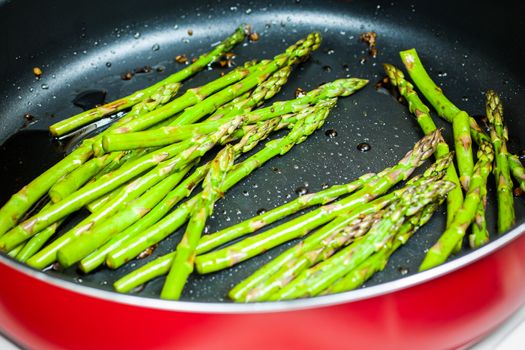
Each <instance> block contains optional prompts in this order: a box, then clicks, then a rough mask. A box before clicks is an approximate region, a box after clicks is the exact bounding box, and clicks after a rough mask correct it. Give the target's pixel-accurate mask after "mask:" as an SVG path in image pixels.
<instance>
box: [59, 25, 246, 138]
mask: <svg viewBox="0 0 525 350" xmlns="http://www.w3.org/2000/svg"><path fill="white" fill-rule="evenodd" d="M246 32H247V26H246V25H244V24H243V25H241V26H240V27H238V28H237V30H236V31H235V32H234V33H233V34H232V35H231V36H230V37H228V38H226V39H225V40H224V41H223V42H221V43H220V44H219V45H217V46H216V47H215V48H214V49H213V50H212V51H210V52H208V53H206V54H204V55H202V56H200V57H199V58H198V59H197V60H196V61H195V62H193V63H192V64H191V65H189V66H188V67H186V68H184V69H182V70H180V71H178V72H177V73H175V74H172V75H170V76H169V77H167V78H166V79H164V80H162V81H160V82H158V83H156V84H154V85H152V86H150V87H148V88H145V89H143V90H139V91H137V92H135V93H133V94H131V95H129V96H126V97H123V98H120V99H118V100H116V101H113V102H110V103H108V104H105V105H103V106H100V107H95V108H93V109H90V110H88V111H85V112H82V113H79V114H77V115H75V116H73V117H71V118H68V119H66V120H63V121H60V122H58V123H56V124H54V125H52V126H51V127H50V128H49V130H50V131H51V133H52V134H53V135H55V136H59V135H63V134H65V133H67V132H69V131H71V130H74V129H76V128H78V127H80V126H82V125H85V124H88V123H90V122H93V121H95V120H98V119H100V118H102V117H104V116H106V115H109V114H113V113H116V112H118V111H121V110H124V109H126V108H129V107H131V106H133V105H134V104H136V103H138V102H140V101H143V100H144V99H146V98H148V97H149V96H150V95H151V94H152V93H153V92H155V91H156V90H157V89H158V88H159V87H160V86H161V85H165V84H169V83H175V82H179V81H182V80H185V79H187V78H188V77H190V76H192V75H194V74H195V73H197V72H199V71H201V70H202V69H204V68H205V67H206V66H207V65H208V64H210V63H211V62H213V61H215V60H217V59H218V58H219V57H221V56H222V55H223V54H224V53H226V52H228V51H229V50H231V49H232V48H233V47H234V46H235V45H236V44H238V43H240V42H241V41H243V40H244V38H245V36H246Z"/></svg>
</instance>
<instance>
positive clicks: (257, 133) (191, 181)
mask: <svg viewBox="0 0 525 350" xmlns="http://www.w3.org/2000/svg"><path fill="white" fill-rule="evenodd" d="M277 124H278V120H276V119H273V120H269V121H267V122H264V123H260V124H259V125H253V126H252V127H251V128H250V129H248V130H246V132H245V133H244V135H243V136H242V138H241V140H240V141H239V142H238V143H236V144H235V145H234V146H233V149H234V151H235V156H236V157H238V156H239V155H240V154H241V153H244V152H248V151H250V150H251V149H252V148H253V147H255V146H256V145H257V144H258V143H259V141H261V140H263V139H265V138H266V137H267V136H268V135H269V134H270V132H271V131H272V130H273V129H274V128H275V127H276V126H277ZM209 167H210V164H209V163H206V164H204V165H202V166H200V167H199V168H197V169H196V170H195V172H194V173H193V174H192V175H191V176H189V177H188V178H187V179H186V180H185V181H184V182H183V183H182V184H181V185H180V186H178V187H177V188H175V189H174V190H173V191H171V192H170V193H168V195H167V196H166V197H165V198H164V199H163V200H162V201H161V202H160V203H159V204H158V205H157V206H155V207H154V208H153V210H151V211H150V212H148V213H147V214H146V216H144V217H143V218H141V219H140V220H139V221H136V222H135V223H134V224H133V225H132V226H130V227H129V228H127V229H126V230H124V231H123V232H121V233H119V234H117V235H115V236H114V237H113V238H111V239H110V240H109V241H108V242H107V243H106V244H104V246H102V247H100V248H99V249H98V250H97V251H95V252H93V253H92V254H90V255H89V256H87V257H86V258H84V259H83V260H82V261H81V262H80V268H81V269H82V271H84V272H89V271H91V270H93V269H94V268H96V267H98V266H99V265H100V264H102V263H103V262H104V260H105V258H106V256H107V255H108V254H109V253H111V252H112V251H116V250H118V249H120V247H121V246H122V245H123V243H124V242H126V241H127V240H130V239H131V238H132V237H135V236H136V235H138V234H140V233H141V232H143V231H145V230H146V229H147V228H149V227H150V226H152V225H154V224H155V223H156V222H157V221H159V220H160V219H161V218H162V217H163V216H164V215H166V214H167V213H168V212H169V210H171V209H172V208H173V207H174V206H175V204H177V203H178V202H179V201H180V200H181V199H182V198H184V197H187V196H188V195H189V194H190V193H191V192H192V190H193V188H194V187H195V186H196V185H197V184H198V183H199V182H200V181H201V180H202V179H203V177H204V176H205V174H206V173H207V172H208V170H209Z"/></svg>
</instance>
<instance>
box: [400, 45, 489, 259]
mask: <svg viewBox="0 0 525 350" xmlns="http://www.w3.org/2000/svg"><path fill="white" fill-rule="evenodd" d="M400 56H401V60H402V61H403V63H404V65H405V67H406V69H407V71H408V73H409V75H410V77H411V78H412V80H413V81H414V83H415V84H416V86H417V87H418V88H419V89H420V90H421V92H422V93H423V95H424V96H425V98H426V99H427V100H428V101H429V102H430V104H431V105H432V106H433V107H434V109H435V110H436V111H437V113H438V115H439V116H440V117H442V118H443V119H445V120H447V121H448V122H450V123H452V129H453V133H454V144H455V150H456V158H457V162H458V170H459V175H460V182H461V184H462V186H463V188H464V190H465V191H467V190H468V187H469V182H470V177H471V176H472V172H473V164H474V158H473V153H472V139H475V140H476V142H477V144H478V145H480V144H481V143H482V141H484V142H490V138H488V137H487V136H486V135H485V134H484V133H483V131H482V130H481V128H480V127H479V125H478V124H477V122H476V120H475V119H474V118H472V117H470V116H469V115H468V114H467V113H466V112H464V111H462V110H460V109H459V108H457V107H456V106H455V105H454V104H453V103H452V102H451V101H450V100H449V99H448V98H447V97H446V96H445V95H444V94H443V92H442V90H441V88H439V87H438V86H437V85H436V84H435V83H434V82H433V81H432V79H431V78H430V76H429V75H428V73H427V72H426V70H425V68H424V66H423V64H422V63H421V60H420V59H419V56H418V54H417V52H416V50H415V49H410V50H406V51H402V52H400ZM467 123H468V124H469V127H470V129H469V128H468V127H467ZM480 206H481V207H480V208H479V209H478V214H479V216H480V220H484V217H485V214H484V207H483V206H482V203H480ZM481 217H483V218H481ZM450 222H451V221H450V220H449V221H448V223H450ZM473 230H474V231H479V227H478V226H477V225H475V226H474V227H473ZM479 232H481V231H479ZM481 233H482V232H481ZM476 235H480V233H476ZM461 244H462V241H458V245H457V247H456V248H455V249H456V250H459V249H461Z"/></svg>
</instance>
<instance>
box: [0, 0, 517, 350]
mask: <svg viewBox="0 0 525 350" xmlns="http://www.w3.org/2000/svg"><path fill="white" fill-rule="evenodd" d="M0 4H1V6H0V32H1V33H2V34H1V40H2V45H1V47H2V50H1V51H0V73H1V79H0V98H1V101H2V103H1V105H0V116H1V117H0V142H1V143H2V147H1V149H0V167H1V168H0V176H1V182H2V191H1V193H0V203H4V202H5V201H6V200H7V199H8V197H9V195H10V194H12V193H14V192H15V191H17V190H18V189H19V188H20V187H21V186H23V185H24V184H25V183H27V182H29V181H30V180H31V179H32V178H33V177H34V176H36V175H37V174H39V173H41V172H42V171H43V170H45V169H46V168H48V167H49V166H51V165H52V164H53V163H54V162H56V161H57V160H58V159H60V158H61V157H62V156H63V153H64V152H67V151H68V150H69V149H70V146H71V145H68V144H57V143H56V142H52V141H51V139H50V137H49V135H48V134H47V127H48V126H49V125H50V124H52V123H54V122H56V121H57V120H59V119H61V118H64V117H66V116H69V115H72V114H74V113H76V112H78V111H79V108H78V107H77V106H75V105H74V104H73V103H72V101H73V100H75V97H77V96H78V95H79V94H81V93H82V92H85V91H86V90H99V91H102V92H103V93H105V94H106V97H107V100H113V99H115V98H117V97H119V96H123V95H126V94H128V93H130V92H132V91H135V90H137V89H139V88H141V87H144V86H147V85H149V84H151V83H152V82H154V81H157V80H159V79H161V78H163V77H165V76H167V75H168V74H170V73H172V72H174V71H176V70H177V69H180V65H179V64H178V63H176V62H174V60H173V58H174V57H175V55H177V54H187V55H188V56H193V55H197V54H200V53H202V52H205V51H206V50H207V49H208V48H209V45H210V43H214V42H217V41H218V40H220V39H222V38H223V37H225V36H226V35H228V34H229V33H230V32H231V31H233V29H234V28H235V27H236V26H237V25H238V24H240V23H243V22H246V23H250V24H251V25H252V26H253V28H254V30H255V31H257V32H258V33H259V34H260V36H261V38H260V40H259V41H257V42H254V43H249V44H246V45H241V46H239V47H237V48H235V50H234V51H235V53H236V54H237V58H236V62H238V63H240V62H243V61H244V60H247V59H251V58H262V57H271V56H273V55H274V54H277V53H278V52H280V51H281V50H282V49H284V48H285V47H286V46H287V45H289V44H291V43H292V42H295V41H296V40H297V39H299V38H300V37H302V36H304V35H305V34H307V33H308V32H311V31H320V32H321V33H322V35H323V43H322V46H321V48H320V49H319V50H318V51H317V52H315V53H314V54H313V55H312V57H311V59H310V60H309V61H307V62H305V63H304V64H302V65H301V66H300V67H298V68H297V69H296V70H295V72H294V73H293V75H292V77H291V78H290V81H289V83H288V84H287V86H286V88H285V89H284V90H283V91H282V93H281V94H280V95H279V96H277V97H276V99H288V98H291V97H292V96H293V92H294V91H295V89H296V88H298V87H301V88H303V89H310V88H313V87H316V86H317V85H318V84H320V83H321V82H324V81H329V80H333V79H335V78H340V77H345V76H355V77H362V78H367V79H370V81H371V83H370V85H369V86H368V87H367V88H365V89H364V90H363V91H360V92H359V93H358V94H356V95H355V96H351V97H348V98H344V99H341V100H340V101H339V103H338V106H337V108H336V109H334V110H333V112H332V113H331V115H330V117H329V119H328V121H327V123H326V124H325V126H324V127H323V129H322V130H320V131H318V132H316V133H315V134H314V135H312V136H311V137H310V138H309V139H308V140H307V141H306V142H304V143H303V144H301V145H299V146H297V147H295V148H294V149H293V151H291V152H290V153H289V154H287V155H286V156H283V157H281V158H278V159H273V160H271V161H270V162H269V163H268V164H266V165H265V166H264V167H262V168H261V169H259V170H257V171H256V172H254V173H253V174H252V175H250V177H248V178H247V179H246V180H244V181H243V182H241V183H239V184H238V185H237V186H235V187H234V188H233V189H232V190H231V191H229V192H228V194H227V195H226V197H225V198H224V199H223V200H221V201H220V202H218V203H217V205H216V209H215V215H214V216H213V217H212V218H211V219H210V222H209V225H210V230H211V231H214V230H217V229H219V228H222V227H225V226H228V225H231V224H233V223H235V222H238V221H241V220H243V219H245V218H248V217H250V216H253V215H254V214H255V212H256V211H257V210H258V209H260V208H272V207H274V206H277V205H280V204H282V203H284V202H286V201H288V200H289V199H290V198H293V197H294V196H296V193H295V189H297V188H298V187H307V188H308V189H309V190H310V191H317V190H319V189H320V188H321V187H322V185H323V184H325V183H328V184H337V183H343V182H347V181H349V180H350V179H352V178H355V177H357V176H359V175H361V174H363V173H364V172H368V171H379V170H381V169H383V168H384V167H386V166H388V165H392V164H393V163H395V161H396V159H399V158H400V157H401V156H402V154H404V153H405V152H406V151H407V150H408V149H410V147H411V146H412V145H413V143H414V142H415V141H416V140H418V139H419V138H420V137H421V133H420V130H419V128H418V126H417V124H416V123H415V121H414V120H413V119H412V117H411V116H410V115H409V114H408V112H407V110H406V108H405V107H404V106H402V105H400V104H399V103H397V102H396V101H395V100H394V99H393V98H392V97H391V96H390V95H388V94H386V93H384V90H382V89H375V88H374V83H375V82H377V81H379V80H380V79H381V78H382V77H383V72H382V66H381V63H382V62H391V63H394V64H397V65H400V61H399V59H398V52H399V51H400V50H402V49H407V48H410V47H416V48H417V49H418V52H419V53H420V55H421V56H422V59H423V61H424V63H425V65H426V66H427V67H428V69H429V71H430V74H431V75H432V76H433V77H434V78H435V79H436V81H437V82H438V83H439V84H440V85H441V86H442V87H443V89H444V90H445V91H446V94H447V95H448V96H449V98H450V99H451V100H452V101H455V102H456V103H457V104H458V105H459V107H460V108H462V109H465V110H467V111H470V112H471V113H472V114H474V115H481V114H483V102H484V101H483V99H484V96H483V92H484V91H486V90H487V89H489V88H492V89H494V90H496V91H498V92H500V93H501V94H502V97H503V101H504V105H505V115H506V120H507V122H508V124H509V129H510V134H511V135H510V136H511V143H510V147H511V151H514V152H517V151H519V150H520V147H521V146H523V144H522V143H521V140H520V136H521V135H523V131H524V130H525V121H524V120H523V118H520V116H521V112H522V111H523V110H524V109H525V98H524V97H525V94H524V92H525V91H524V88H523V81H524V70H523V69H522V62H523V61H524V58H525V52H524V50H523V48H521V47H520V46H519V45H518V42H519V38H520V37H522V36H523V35H524V34H525V25H524V24H525V23H524V18H523V16H522V15H521V14H522V12H521V11H520V10H521V8H519V6H520V5H518V4H517V3H516V4H511V2H508V3H506V2H502V1H500V2H498V3H493V2H491V3H487V4H485V3H476V4H473V3H468V4H467V2H458V1H439V2H427V1H417V2H406V1H377V2H369V1H357V0H356V1H309V0H301V1H299V0H296V1H286V2H281V1H250V2H242V3H241V2H235V1H228V0H226V1H220V2H213V3H206V2H205V1H198V0H194V1H191V2H182V1H162V0H150V1H148V2H141V1H111V2H109V1H101V0H92V1H86V2H71V1H65V0H54V1H46V2H31V1H26V0H18V1H13V2H9V1H4V2H0ZM189 30H191V31H192V35H191V36H190V35H189V34H188V31H189ZM370 30H373V31H376V32H377V33H378V49H379V54H378V57H377V58H371V57H368V55H367V48H366V46H365V44H364V43H362V42H360V41H359V40H358V37H359V34H361V33H362V32H365V31H370ZM145 65H148V66H151V67H153V68H154V69H152V70H151V72H149V73H137V74H135V75H134V76H133V78H132V79H131V80H122V79H121V75H122V74H124V73H126V72H128V71H133V70H134V69H137V68H139V67H143V66H145ZM35 66H38V67H41V68H42V70H43V72H44V73H43V75H42V77H41V78H40V79H36V78H35V77H34V75H33V73H32V67H35ZM219 73H220V71H217V70H216V69H214V70H209V71H205V72H202V73H199V74H198V75H197V76H196V77H195V78H192V79H190V80H189V81H188V82H186V87H191V86H198V85H200V84H202V83H203V82H205V81H209V80H210V79H212V78H215V77H217V76H218V74H219ZM26 114H30V116H26V117H24V116H25V115H26ZM435 119H436V122H437V123H438V126H441V127H444V128H445V129H444V130H445V136H446V137H447V138H448V139H449V140H450V130H449V129H448V126H447V125H446V124H445V123H443V122H442V121H441V120H438V119H437V118H435ZM331 129H334V130H336V132H337V136H336V137H334V138H331V137H327V136H326V135H325V131H327V130H331ZM328 134H332V135H333V132H332V131H331V132H328ZM361 142H367V143H369V144H370V145H371V149H370V151H368V152H365V153H363V152H360V151H359V150H357V148H356V145H357V144H359V143H361ZM489 195H490V196H491V197H492V200H491V201H490V203H493V202H494V201H493V199H494V198H493V195H494V190H493V188H489ZM490 203H489V208H488V210H487V215H488V220H489V227H490V229H491V232H494V231H495V221H494V217H495V208H494V206H493V205H491V204H490ZM516 210H517V218H518V220H517V224H516V225H515V227H514V228H513V229H512V230H510V231H509V232H507V233H505V234H504V235H502V236H500V237H495V236H494V237H491V238H492V240H491V243H489V244H487V245H486V246H484V247H481V248H479V249H477V250H475V251H471V250H467V249H464V250H462V251H461V252H460V253H459V254H457V255H456V256H454V258H453V259H451V261H449V262H448V263H446V264H444V265H442V266H439V267H437V268H435V269H432V270H430V271H426V272H423V273H417V266H418V264H419V263H420V261H421V259H422V257H423V255H424V251H425V249H427V248H428V247H430V246H431V245H432V243H433V242H435V240H436V239H437V237H439V234H440V233H441V232H442V231H443V228H444V215H442V213H438V214H436V215H435V216H434V218H433V219H432V220H431V221H430V222H429V224H427V225H426V226H425V227H423V228H422V229H421V230H420V231H419V232H418V233H417V235H415V237H413V238H412V239H411V240H410V241H409V242H408V243H407V244H406V245H405V246H404V247H402V248H401V249H400V250H399V251H398V252H396V253H395V254H394V255H393V256H392V258H391V261H390V263H389V264H388V266H387V268H386V269H385V270H384V271H383V272H381V273H378V274H376V275H375V276H374V277H373V278H372V279H371V280H370V281H368V282H367V283H366V285H365V287H364V288H361V289H358V290H355V291H351V292H347V293H341V294H337V295H330V296H323V297H316V298H312V299H302V300H295V301H287V302H272V303H255V304H233V303H231V302H229V301H228V300H227V299H226V298H225V297H226V294H227V291H228V290H229V289H230V288H231V287H232V286H233V285H235V284H236V283H237V282H239V281H240V280H242V279H243V278H245V277H247V276H248V275H249V274H251V273H252V272H253V271H254V270H255V269H257V267H259V266H261V265H262V264H263V263H265V262H266V261H268V259H270V258H271V257H275V256H276V255H278V254H279V253H280V252H281V251H283V250H284V249H286V248H287V247H288V246H289V245H290V244H293V243H295V242H290V243H289V244H288V245H284V246H281V247H277V248H275V249H272V250H270V251H268V252H266V253H265V254H264V255H262V256H260V257H258V258H254V259H251V260H249V261H247V262H245V263H243V264H240V265H238V266H236V267H234V268H231V269H228V270H225V271H222V272H219V273H215V274H211V275H206V276H192V277H191V279H190V280H189V282H188V285H187V288H186V289H185V291H184V294H183V296H182V300H181V301H177V302H171V301H169V302H168V301H161V300H159V299H157V295H158V293H159V291H160V289H161V287H162V282H163V281H162V279H157V280H154V281H152V282H150V283H149V284H147V285H146V287H145V288H143V289H142V290H139V291H136V292H135V293H133V294H131V295H120V294H117V293H114V292H112V291H111V283H112V281H114V280H115V279H117V278H118V277H119V276H122V275H124V274H126V273H128V272H129V271H131V269H133V268H136V267H138V266H141V265H142V264H144V263H146V262H147V261H149V260H150V259H152V258H154V257H155V256H158V255H160V254H163V253H165V252H166V251H168V250H169V249H170V248H172V247H174V246H175V244H176V243H177V241H178V239H180V232H179V233H177V234H174V235H172V236H171V237H170V238H168V239H166V240H165V241H164V242H162V243H161V244H160V245H159V247H158V248H157V249H156V250H155V252H154V253H153V254H152V256H151V257H150V258H147V259H143V260H137V261H133V262H131V263H128V264H127V265H126V266H124V267H122V268H121V269H118V270H116V271H109V270H107V269H100V270H98V271H96V272H95V273H93V274H90V275H82V274H80V273H79V272H77V271H76V270H75V269H74V268H73V269H68V270H65V271H57V270H54V269H49V270H48V271H45V272H44V273H43V272H40V271H35V270H33V269H31V268H28V267H26V266H23V265H21V264H19V263H17V262H15V261H14V260H12V259H10V258H8V257H7V256H5V255H3V254H2V255H0V276H1V277H2V278H1V281H2V282H1V287H0V332H2V333H3V334H4V335H6V336H8V337H10V338H12V339H13V340H14V341H16V342H17V343H19V344H20V345H21V346H23V347H27V348H35V349H95V348H96V349H105V348H108V349H110V348H111V349H115V348H125V349H174V348H183V349H207V348H210V349H214V348H230V349H244V348H253V349H258V348H261V349H262V348H273V349H281V348H282V349H290V348H297V349H319V348H328V349H340V348H344V349H348V348H358V349H377V348H382V349H388V348H392V349H398V348H403V349H422V348H424V349H445V348H458V347H459V348H460V347H465V346H468V345H469V344H472V343H473V342H475V341H476V340H478V339H480V338H481V337H483V336H484V335H485V334H487V333H488V332H490V331H491V330H492V329H493V328H494V327H496V326H497V325H498V324H500V323H501V322H502V321H503V320H505V318H507V317H508V316H509V315H510V314H511V313H512V312H514V311H515V310H516V309H517V308H518V307H519V306H520V305H522V304H523V302H524V301H525V278H524V273H525V255H524V254H523V252H524V251H525V235H524V234H523V233H524V232H525V220H524V217H525V206H524V205H523V200H522V199H521V198H516ZM71 224H72V223H71Z"/></svg>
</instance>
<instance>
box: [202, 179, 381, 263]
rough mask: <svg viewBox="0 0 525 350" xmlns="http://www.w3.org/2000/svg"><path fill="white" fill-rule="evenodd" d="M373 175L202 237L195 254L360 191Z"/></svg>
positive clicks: (301, 199)
mask: <svg viewBox="0 0 525 350" xmlns="http://www.w3.org/2000/svg"><path fill="white" fill-rule="evenodd" d="M373 175H374V174H365V175H363V176H361V177H360V178H359V179H357V180H355V181H353V182H350V183H348V184H344V185H336V186H332V187H330V188H328V189H326V190H323V191H319V192H317V193H310V194H307V195H304V196H300V197H298V198H297V199H295V200H293V201H291V202H288V203H286V204H283V205H281V206H280V207H277V208H274V209H272V210H270V211H267V212H265V213H263V214H260V215H257V216H255V217H253V218H251V219H248V220H245V221H243V222H240V223H238V224H237V225H234V226H230V227H228V228H226V229H224V230H221V231H218V232H216V233H213V234H209V235H205V236H203V237H202V238H201V239H200V241H199V244H198V246H197V254H202V253H205V252H208V251H210V250H212V249H214V248H216V247H218V246H220V245H222V244H224V243H226V242H230V241H232V240H234V239H235V238H238V237H242V236H244V235H246V234H248V233H252V232H255V231H257V230H259V229H261V228H263V227H265V226H267V225H269V224H271V223H273V222H275V221H277V220H281V219H282V218H284V217H287V216H289V215H291V214H293V213H296V212H298V211H300V210H303V209H305V208H308V207H311V206H314V205H318V204H322V205H324V204H327V203H330V202H332V201H334V200H335V199H337V198H338V197H340V196H342V195H345V194H348V193H352V192H354V191H356V190H358V189H360V188H361V187H362V186H363V185H364V183H366V182H367V181H369V180H370V178H371V177H372V176H373Z"/></svg>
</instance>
